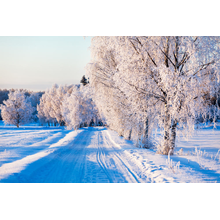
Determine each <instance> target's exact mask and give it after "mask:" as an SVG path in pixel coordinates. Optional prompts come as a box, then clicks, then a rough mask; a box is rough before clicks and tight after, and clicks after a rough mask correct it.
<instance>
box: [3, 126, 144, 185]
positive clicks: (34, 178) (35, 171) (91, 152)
mask: <svg viewBox="0 0 220 220" xmlns="http://www.w3.org/2000/svg"><path fill="white" fill-rule="evenodd" d="M137 170H138V168H137V167H135V164H133V163H132V162H131V161H130V160H129V157H128V156H127V155H126V153H124V151H121V150H120V149H119V148H118V146H117V145H116V144H115V143H114V142H113V141H112V140H111V138H110V136H109V134H108V131H107V130H106V129H105V128H101V127H100V128H85V129H83V131H82V132H80V133H79V134H78V135H77V136H76V137H75V138H74V139H73V141H72V142H71V143H69V144H68V146H65V147H60V148H58V149H56V150H54V151H52V152H51V153H49V154H48V155H46V156H44V157H42V158H40V159H38V160H36V161H34V162H32V163H30V164H29V165H28V166H26V167H25V168H24V169H23V170H21V171H20V172H18V173H13V174H12V175H10V176H8V177H7V178H5V179H1V182H25V183H31V182H35V183H41V182H44V183H64V182H65V183H119V182H122V183H124V182H134V183H135V182H142V180H141V179H140V177H139V176H138V175H137V174H136V172H135V171H137Z"/></svg>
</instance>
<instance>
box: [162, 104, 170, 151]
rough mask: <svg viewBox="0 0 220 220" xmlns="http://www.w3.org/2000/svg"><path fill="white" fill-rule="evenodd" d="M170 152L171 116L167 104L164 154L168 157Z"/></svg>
mask: <svg viewBox="0 0 220 220" xmlns="http://www.w3.org/2000/svg"><path fill="white" fill-rule="evenodd" d="M169 151H170V116H169V112H168V107H167V104H165V118H164V146H163V154H166V155H168V153H169Z"/></svg>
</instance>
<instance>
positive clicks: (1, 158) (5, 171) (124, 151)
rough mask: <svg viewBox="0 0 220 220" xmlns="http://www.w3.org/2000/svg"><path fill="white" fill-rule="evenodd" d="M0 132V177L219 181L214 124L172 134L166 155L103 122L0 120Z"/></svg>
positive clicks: (219, 136)
mask: <svg viewBox="0 0 220 220" xmlns="http://www.w3.org/2000/svg"><path fill="white" fill-rule="evenodd" d="M0 136H1V138H0V182H27V183H29V182H39V183H40V182H50V183H52V182H59V183H62V182H87V183H88V182H89V183H97V182H98V183H124V182H131V183H135V182H138V183H146V182H147V183H148V182H156V183H160V182H170V183H172V182H220V126H217V128H215V129H213V127H211V126H207V127H206V128H204V129H200V130H198V132H197V133H196V134H195V135H194V136H193V137H192V138H190V139H189V140H188V141H186V140H184V139H183V138H178V140H177V148H176V151H175V154H174V155H173V156H171V157H170V159H169V158H168V156H165V155H159V154H156V149H140V148H136V147H135V146H134V143H133V142H132V141H127V140H124V139H123V138H122V137H119V136H118V134H117V133H116V132H114V131H111V130H107V129H106V128H103V127H94V128H82V129H79V130H77V131H70V130H65V129H62V128H60V127H50V128H49V127H41V126H34V125H33V126H22V127H20V128H16V127H14V126H4V125H2V124H1V125H0Z"/></svg>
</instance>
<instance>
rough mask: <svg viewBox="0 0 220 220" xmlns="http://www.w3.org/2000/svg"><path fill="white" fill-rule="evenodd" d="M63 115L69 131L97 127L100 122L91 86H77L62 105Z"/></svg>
mask: <svg viewBox="0 0 220 220" xmlns="http://www.w3.org/2000/svg"><path fill="white" fill-rule="evenodd" d="M62 115H63V117H64V118H65V121H66V124H67V127H68V128H69V129H78V128H80V127H84V126H89V125H90V123H91V122H93V123H94V124H95V125H97V124H98V122H99V121H100V118H99V115H98V111H97V109H96V106H95V103H94V102H93V100H92V94H91V90H90V86H89V85H86V86H80V85H75V87H74V89H73V91H72V93H71V95H70V94H67V95H66V96H65V98H64V100H63V103H62Z"/></svg>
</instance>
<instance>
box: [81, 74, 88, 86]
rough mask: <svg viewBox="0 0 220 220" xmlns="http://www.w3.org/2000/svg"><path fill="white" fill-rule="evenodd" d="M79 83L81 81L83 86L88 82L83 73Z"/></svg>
mask: <svg viewBox="0 0 220 220" xmlns="http://www.w3.org/2000/svg"><path fill="white" fill-rule="evenodd" d="M80 83H82V84H83V85H84V86H85V85H86V84H88V80H87V79H86V77H85V75H83V77H82V79H81V81H80Z"/></svg>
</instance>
